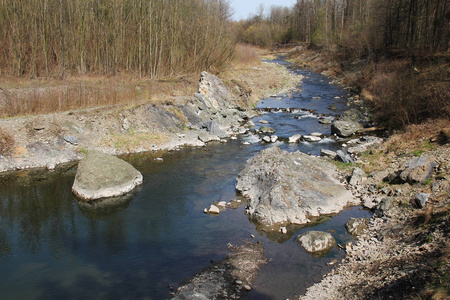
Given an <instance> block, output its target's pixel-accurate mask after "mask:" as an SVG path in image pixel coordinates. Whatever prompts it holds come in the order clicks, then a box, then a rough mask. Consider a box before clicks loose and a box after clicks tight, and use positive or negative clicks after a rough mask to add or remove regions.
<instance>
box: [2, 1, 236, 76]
mask: <svg viewBox="0 0 450 300" xmlns="http://www.w3.org/2000/svg"><path fill="white" fill-rule="evenodd" d="M230 16H231V10H230V7H229V4H228V2H227V1H226V0H14V1H9V0H0V41H1V44H2V47H0V75H9V76H18V77H20V76H24V75H27V76H30V77H31V78H36V77H48V76H52V77H59V78H64V76H65V75H66V74H67V73H68V72H69V73H76V74H100V75H101V74H104V75H112V74H116V73H117V72H121V71H125V72H132V73H134V74H136V75H137V76H140V77H142V76H146V77H151V78H155V77H163V76H170V75H175V74H181V73H185V72H195V71H199V70H205V69H210V68H212V67H219V66H220V65H222V64H224V63H225V62H227V61H228V60H229V59H230V57H231V56H232V54H233V49H234V45H235V39H234V36H233V34H232V32H231V30H230V26H229V19H230Z"/></svg>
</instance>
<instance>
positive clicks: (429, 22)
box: [238, 0, 450, 54]
mask: <svg viewBox="0 0 450 300" xmlns="http://www.w3.org/2000/svg"><path fill="white" fill-rule="evenodd" d="M449 21H450V10H449V1H447V0H298V1H297V3H296V4H295V5H294V6H293V7H291V8H286V7H278V6H274V7H271V8H270V9H269V10H268V11H267V12H266V13H265V11H264V7H260V8H259V10H258V11H257V12H256V14H255V15H254V16H253V17H250V18H249V19H247V20H245V21H241V22H240V24H239V29H238V31H239V37H240V39H241V40H242V41H245V42H247V43H252V44H255V45H259V46H268V45H273V44H274V43H279V44H284V43H289V42H307V43H313V44H316V45H320V46H323V47H328V48H331V47H334V46H340V47H345V48H347V49H349V51H356V53H359V54H361V53H363V52H370V51H374V52H380V51H381V52H389V51H391V50H393V49H405V50H408V51H417V50H420V51H429V52H436V51H446V50H448V47H449V38H450V35H449V34H450V31H449V30H450V25H449Z"/></svg>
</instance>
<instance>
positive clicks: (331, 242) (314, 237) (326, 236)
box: [297, 231, 336, 254]
mask: <svg viewBox="0 0 450 300" xmlns="http://www.w3.org/2000/svg"><path fill="white" fill-rule="evenodd" d="M297 242H298V243H299V244H300V246H302V248H303V249H305V250H306V252H308V253H312V254H324V253H325V252H328V251H330V250H331V249H333V247H334V246H336V240H335V239H334V237H333V236H332V235H331V234H330V233H328V232H323V231H308V232H307V233H304V234H302V235H299V236H298V237H297Z"/></svg>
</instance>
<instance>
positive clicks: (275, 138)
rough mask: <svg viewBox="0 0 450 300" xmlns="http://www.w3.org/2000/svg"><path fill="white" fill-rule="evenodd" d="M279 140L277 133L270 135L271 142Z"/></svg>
mask: <svg viewBox="0 0 450 300" xmlns="http://www.w3.org/2000/svg"><path fill="white" fill-rule="evenodd" d="M277 140H278V136H276V135H271V136H270V142H272V143H275V142H276V141H277Z"/></svg>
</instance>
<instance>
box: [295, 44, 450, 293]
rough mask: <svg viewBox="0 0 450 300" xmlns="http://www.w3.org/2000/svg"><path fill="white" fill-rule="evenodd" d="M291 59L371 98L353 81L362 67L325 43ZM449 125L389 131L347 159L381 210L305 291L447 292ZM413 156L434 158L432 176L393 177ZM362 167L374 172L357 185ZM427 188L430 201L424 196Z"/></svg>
mask: <svg viewBox="0 0 450 300" xmlns="http://www.w3.org/2000/svg"><path fill="white" fill-rule="evenodd" d="M291 60H292V61H293V62H294V63H296V64H298V65H300V66H302V67H307V68H312V69H314V70H316V71H318V72H321V73H322V74H324V75H327V76H330V77H332V78H335V80H336V82H339V83H340V84H343V85H344V86H347V89H348V90H349V91H350V92H351V93H352V94H353V95H352V99H353V101H354V103H355V104H356V105H359V106H361V107H363V106H364V105H365V104H367V103H364V101H369V102H370V101H371V100H372V97H373V95H371V94H370V93H369V92H368V89H366V88H364V86H363V88H362V89H361V87H355V86H354V85H353V86H352V83H354V80H355V78H358V77H359V76H360V75H361V74H359V73H360V72H361V71H362V70H361V68H357V67H355V68H353V71H351V70H352V68H347V70H346V72H343V70H342V66H341V65H339V64H338V63H336V62H335V61H330V60H329V59H327V57H326V56H325V55H324V54H323V53H320V52H319V51H303V52H302V51H299V52H298V53H296V54H295V53H293V54H292V53H291ZM359 63H361V62H359ZM357 65H358V62H355V66H357ZM449 129H450V123H449V121H448V120H430V121H428V122H425V123H424V124H422V125H409V126H407V127H406V128H405V129H404V130H403V131H401V132H396V133H393V134H390V135H389V136H387V139H386V141H385V142H384V143H383V144H381V145H379V146H376V147H372V148H371V149H367V150H366V151H363V152H361V153H359V154H356V155H355V159H356V161H355V162H354V164H353V165H351V166H349V165H347V166H345V165H341V168H342V175H341V176H342V177H343V178H346V182H347V183H348V187H349V189H351V190H352V191H353V193H354V195H355V196H357V197H359V198H360V199H361V200H362V202H363V203H365V204H366V205H368V206H369V207H372V208H373V209H374V211H375V214H374V216H373V218H371V219H370V221H369V224H368V228H367V230H366V231H365V232H364V233H363V234H362V235H360V236H359V237H358V238H357V240H356V242H355V243H354V244H353V245H352V244H348V245H346V246H345V249H344V251H346V257H345V259H344V260H343V261H342V262H341V263H340V264H339V265H338V266H337V267H336V268H335V269H333V270H332V271H331V272H330V273H329V274H327V275H325V276H324V278H323V280H322V281H321V282H319V283H317V284H315V285H313V286H312V287H310V288H308V290H307V292H306V294H305V295H303V296H301V297H300V299H374V298H377V299H400V298H401V299H448V297H449V295H450V285H449V281H448V278H449V276H450V267H449V262H450V244H449V242H448V241H449V231H450V230H449V229H450V183H449V182H450V169H449V166H450V147H449V144H448V143H449V138H450V135H449V132H450V130H449ZM414 159H416V160H419V159H422V160H423V159H429V160H430V161H433V162H435V165H434V169H433V170H432V172H431V176H430V177H429V178H428V179H426V180H424V181H422V182H415V181H412V182H404V181H402V180H390V179H393V178H396V176H397V175H398V174H399V173H400V172H401V171H402V170H404V169H405V167H406V166H407V165H408V163H409V162H411V161H414ZM355 167H360V168H362V169H363V170H364V173H365V176H367V177H365V176H364V179H363V180H359V182H358V183H357V184H356V185H354V186H352V185H351V184H350V183H351V178H352V172H353V170H354V168H355ZM418 172H420V171H418ZM423 195H425V197H426V199H427V201H426V202H425V203H424V204H423V205H422V204H418V202H420V201H419V200H417V199H418V198H419V199H420V198H421V197H423Z"/></svg>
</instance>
